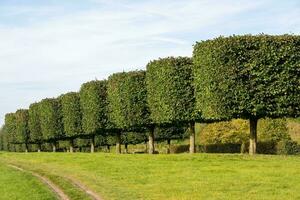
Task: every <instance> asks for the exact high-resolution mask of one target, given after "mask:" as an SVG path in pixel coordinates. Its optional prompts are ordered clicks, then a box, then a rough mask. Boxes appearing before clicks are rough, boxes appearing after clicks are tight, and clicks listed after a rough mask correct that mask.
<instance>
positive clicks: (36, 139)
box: [28, 103, 43, 152]
mask: <svg viewBox="0 0 300 200" xmlns="http://www.w3.org/2000/svg"><path fill="white" fill-rule="evenodd" d="M28 114H29V116H28V127H29V133H30V140H31V142H32V143H35V144H37V147H38V152H40V151H41V146H42V143H43V135H42V129H41V122H40V111H39V104H38V103H33V104H31V105H30V106H29V113H28Z"/></svg>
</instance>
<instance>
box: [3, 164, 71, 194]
mask: <svg viewBox="0 0 300 200" xmlns="http://www.w3.org/2000/svg"><path fill="white" fill-rule="evenodd" d="M9 166H10V167H12V168H14V169H16V170H19V171H22V172H27V173H30V174H32V175H33V176H35V177H37V178H38V179H40V180H41V181H42V182H44V183H45V184H46V185H47V186H48V187H50V188H51V189H52V191H53V192H54V193H55V194H56V195H57V196H58V197H59V199H61V200H71V199H70V198H69V197H68V196H67V195H66V194H65V193H64V192H63V191H62V190H61V189H60V188H59V187H58V186H57V185H55V184H54V183H53V182H52V181H50V180H49V179H48V178H46V177H43V176H41V175H39V174H37V173H34V172H32V171H27V170H25V169H23V168H20V167H18V166H15V165H11V164H10V165H9Z"/></svg>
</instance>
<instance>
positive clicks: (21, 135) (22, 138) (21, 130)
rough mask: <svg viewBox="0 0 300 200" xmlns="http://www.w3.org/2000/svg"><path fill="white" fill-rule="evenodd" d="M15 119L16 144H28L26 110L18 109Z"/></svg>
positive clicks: (27, 115)
mask: <svg viewBox="0 0 300 200" xmlns="http://www.w3.org/2000/svg"><path fill="white" fill-rule="evenodd" d="M15 118H16V142H17V143H26V144H27V143H28V142H29V138H30V135H29V127H28V118H29V114H28V110H27V109H20V110H17V112H16V113H15Z"/></svg>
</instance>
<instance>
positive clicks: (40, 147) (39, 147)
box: [37, 144, 42, 153]
mask: <svg viewBox="0 0 300 200" xmlns="http://www.w3.org/2000/svg"><path fill="white" fill-rule="evenodd" d="M41 149H42V145H41V144H38V150H37V151H38V153H40V152H41Z"/></svg>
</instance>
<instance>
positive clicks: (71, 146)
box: [70, 140, 74, 153]
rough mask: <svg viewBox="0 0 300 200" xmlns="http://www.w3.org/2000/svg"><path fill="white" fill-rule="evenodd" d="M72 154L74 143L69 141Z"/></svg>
mask: <svg viewBox="0 0 300 200" xmlns="http://www.w3.org/2000/svg"><path fill="white" fill-rule="evenodd" d="M73 152H74V141H73V140H70V153H73Z"/></svg>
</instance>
